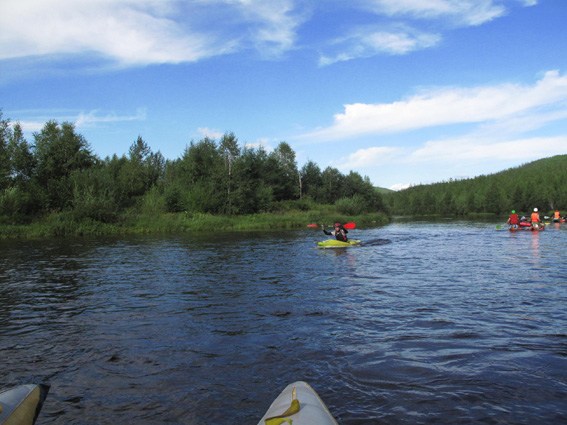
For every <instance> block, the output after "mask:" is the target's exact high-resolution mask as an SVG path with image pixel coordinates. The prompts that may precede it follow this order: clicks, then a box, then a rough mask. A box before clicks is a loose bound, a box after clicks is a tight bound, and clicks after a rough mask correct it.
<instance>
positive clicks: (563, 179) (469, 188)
mask: <svg viewBox="0 0 567 425" xmlns="http://www.w3.org/2000/svg"><path fill="white" fill-rule="evenodd" d="M385 201H386V202H387V204H388V206H389V209H390V212H391V213H392V214H400V215H443V216H507V215H508V214H509V213H510V211H511V210H513V209H514V210H516V211H517V212H518V213H520V214H523V215H527V216H529V213H531V211H532V210H533V208H538V209H539V210H540V211H541V212H542V213H543V214H546V215H549V216H551V215H552V212H553V210H554V209H555V208H558V209H560V210H561V212H562V214H566V211H565V209H567V155H556V156H553V157H550V158H544V159H540V160H537V161H533V162H530V163H528V164H524V165H522V166H519V167H515V168H510V169H508V170H504V171H501V172H499V173H495V174H491V175H483V176H478V177H475V178H469V179H462V180H450V181H448V182H441V183H435V184H429V185H418V186H413V187H410V188H408V189H406V190H402V191H399V192H393V193H389V194H387V195H386V196H385ZM543 214H542V215H543Z"/></svg>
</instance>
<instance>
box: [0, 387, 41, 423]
mask: <svg viewBox="0 0 567 425" xmlns="http://www.w3.org/2000/svg"><path fill="white" fill-rule="evenodd" d="M48 391H49V386H48V385H43V384H40V385H35V384H26V385H18V386H17V387H14V388H12V389H9V390H4V391H1V392H0V424H2V425H33V424H34V423H35V421H36V419H37V416H38V415H39V412H40V410H41V407H42V406H43V402H44V401H45V397H47V392H48Z"/></svg>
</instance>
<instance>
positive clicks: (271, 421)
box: [258, 381, 338, 425]
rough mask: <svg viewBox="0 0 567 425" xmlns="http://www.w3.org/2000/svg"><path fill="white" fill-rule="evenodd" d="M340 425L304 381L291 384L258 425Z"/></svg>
mask: <svg viewBox="0 0 567 425" xmlns="http://www.w3.org/2000/svg"><path fill="white" fill-rule="evenodd" d="M281 424H284V425H285V424H289V425H291V424H293V425H338V423H337V421H336V420H335V418H333V415H332V414H331V412H329V409H328V408H327V406H325V403H324V402H323V400H321V398H320V397H319V395H318V394H317V393H316V392H315V390H314V389H313V388H311V386H310V385H309V384H308V383H307V382H303V381H297V382H294V383H293V384H289V385H288V386H287V387H285V389H284V390H283V391H282V392H281V393H280V395H279V396H278V397H277V398H276V399H275V400H274V401H273V403H272V404H271V405H270V407H269V408H268V411H267V412H266V414H265V415H264V416H262V419H260V422H258V425H281Z"/></svg>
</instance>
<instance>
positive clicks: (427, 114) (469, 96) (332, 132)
mask: <svg viewBox="0 0 567 425" xmlns="http://www.w3.org/2000/svg"><path fill="white" fill-rule="evenodd" d="M565 102H567V77H566V76H562V75H560V74H559V72H558V71H549V72H547V73H545V75H544V77H543V78H542V79H541V80H539V81H537V82H536V83H535V84H534V85H532V86H527V85H519V84H502V85H497V86H479V87H473V88H441V89H435V90H429V91H424V92H422V93H420V94H417V95H415V96H412V97H410V98H408V99H406V100H400V101H397V102H393V103H383V104H364V103H354V104H347V105H345V106H344V112H343V113H340V114H336V115H335V116H334V123H333V124H332V125H331V126H329V127H326V128H321V129H318V130H315V131H313V132H310V133H307V134H305V135H303V136H302V138H307V139H315V140H317V139H318V140H337V139H346V138H352V137H356V136H360V135H365V134H384V133H393V132H404V131H410V130H415V129H420V128H428V127H435V126H442V125H450V124H464V123H482V122H497V121H499V120H503V119H510V118H513V117H514V116H517V115H520V114H526V113H528V112H537V109H538V108H542V107H546V106H550V105H551V106H553V105H554V104H556V105H557V107H558V108H562V109H563V110H565V105H564V104H563V103H565Z"/></svg>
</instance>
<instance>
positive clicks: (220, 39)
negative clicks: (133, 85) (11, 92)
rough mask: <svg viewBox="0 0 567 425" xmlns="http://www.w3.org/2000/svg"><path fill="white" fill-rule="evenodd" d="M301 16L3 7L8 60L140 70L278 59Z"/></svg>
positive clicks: (199, 1)
mask: <svg viewBox="0 0 567 425" xmlns="http://www.w3.org/2000/svg"><path fill="white" fill-rule="evenodd" d="M293 12H294V10H293V1H292V0H277V1H270V2H264V1H258V0H205V1H203V0H190V1H182V0H88V1H76V0H25V1H21V0H3V1H2V2H1V3H0V28H2V32H1V34H0V60H2V59H15V58H26V57H41V56H53V57H59V56H60V55H87V54H88V55H93V54H95V55H99V56H100V57H101V58H104V59H107V60H110V61H111V62H113V63H116V64H119V65H122V66H132V65H145V64H155V63H181V62H193V61H198V60H201V59H204V58H208V57H211V56H215V55H222V54H226V53H231V52H234V51H236V50H239V49H243V48H247V47H249V46H250V45H252V46H254V47H255V48H257V49H258V50H261V51H266V52H268V54H271V55H274V54H280V53H281V52H283V51H286V50H288V49H290V48H292V47H293V45H294V42H295V36H296V34H295V31H296V29H297V27H298V25H299V24H300V23H301V22H302V19H303V18H302V17H298V16H295V15H294V14H293ZM219 16H220V17H222V18H225V17H226V19H219ZM229 17H230V19H229Z"/></svg>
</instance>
